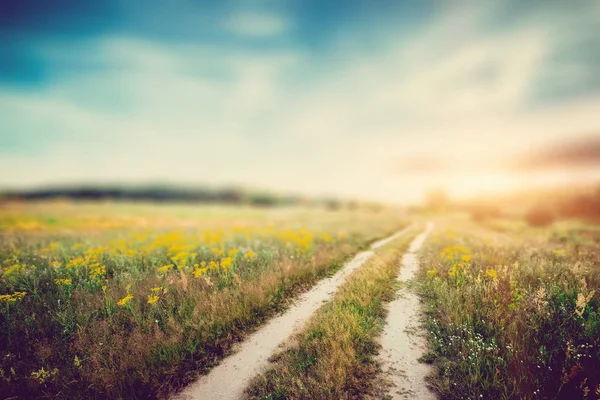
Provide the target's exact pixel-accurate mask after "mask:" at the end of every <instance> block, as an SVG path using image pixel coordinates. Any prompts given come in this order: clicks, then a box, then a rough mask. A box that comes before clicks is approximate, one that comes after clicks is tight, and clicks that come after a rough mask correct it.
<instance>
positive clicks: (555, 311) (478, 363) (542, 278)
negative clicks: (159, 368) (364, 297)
mask: <svg viewBox="0 0 600 400" xmlns="http://www.w3.org/2000/svg"><path fill="white" fill-rule="evenodd" d="M440 225H441V224H440ZM599 241H600V235H599V232H598V230H596V229H592V228H590V227H581V225H573V224H559V225H558V226H555V227H551V228H545V229H534V228H529V227H526V226H523V225H522V224H518V225H514V226H512V227H511V226H510V223H507V224H502V230H501V232H498V231H493V230H489V229H485V228H482V227H481V226H477V225H475V224H473V223H472V222H468V221H464V220H458V219H455V220H449V221H448V223H447V224H446V226H445V227H444V228H440V229H438V232H437V233H436V234H435V235H434V236H433V237H432V239H431V240H430V241H429V242H428V244H427V245H426V248H425V251H424V254H423V257H422V271H421V275H420V286H419V287H420V293H421V295H422V297H423V298H424V299H425V300H426V304H427V309H428V318H427V330H428V332H429V341H430V344H431V347H432V352H431V354H429V355H428V357H427V358H428V359H430V360H434V363H435V365H436V367H437V373H436V374H435V376H434V377H433V378H432V380H431V384H432V385H433V387H434V388H435V389H436V390H437V391H438V393H439V394H440V396H441V398H442V399H464V398H486V399H598V398H600V313H599V307H600V267H599V266H600V256H599V255H600V253H599V252H598V246H599Z"/></svg>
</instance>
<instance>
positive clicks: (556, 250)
mask: <svg viewBox="0 0 600 400" xmlns="http://www.w3.org/2000/svg"><path fill="white" fill-rule="evenodd" d="M552 253H553V254H554V255H557V256H562V255H563V254H565V253H566V250H565V249H553V250H552Z"/></svg>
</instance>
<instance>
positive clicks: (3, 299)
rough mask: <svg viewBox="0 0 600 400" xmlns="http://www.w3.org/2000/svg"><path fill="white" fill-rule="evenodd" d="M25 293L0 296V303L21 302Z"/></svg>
mask: <svg viewBox="0 0 600 400" xmlns="http://www.w3.org/2000/svg"><path fill="white" fill-rule="evenodd" d="M26 294H27V292H14V293H13V294H0V303H15V302H17V301H21V300H23V297H25V295H26Z"/></svg>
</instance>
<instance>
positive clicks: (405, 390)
mask: <svg viewBox="0 0 600 400" xmlns="http://www.w3.org/2000/svg"><path fill="white" fill-rule="evenodd" d="M432 226H433V225H432V224H431V223H428V224H427V229H426V230H425V232H423V233H421V234H420V235H419V236H417V237H416V238H415V239H414V240H413V242H412V243H411V245H410V249H409V250H408V252H407V253H406V254H405V255H404V257H403V258H402V267H401V269H400V274H399V275H398V278H397V279H398V280H399V281H402V282H405V281H409V280H411V279H412V278H413V276H414V274H415V272H416V271H417V270H418V268H419V261H418V259H417V255H416V254H415V252H417V251H418V250H419V249H420V248H421V246H422V245H423V243H424V242H425V239H426V238H427V235H428V234H429V232H430V231H431V228H432ZM388 310H389V314H388V317H387V325H386V327H385V329H384V332H383V335H382V337H381V346H382V350H381V353H380V355H379V357H380V362H381V364H382V370H383V376H384V380H385V381H387V382H389V383H390V384H391V387H390V388H389V390H388V393H387V396H386V398H391V399H402V400H405V399H420V400H428V399H432V400H433V399H435V398H436V397H435V395H434V394H433V393H432V392H431V391H429V389H427V387H426V385H425V376H426V375H427V374H428V373H429V372H430V366H428V365H426V364H423V363H420V362H418V361H417V360H418V359H419V357H421V356H422V355H423V354H424V353H425V340H424V338H423V337H422V336H421V335H420V332H419V298H418V297H417V295H416V294H415V293H413V292H412V290H411V289H410V288H408V287H406V286H404V287H403V288H401V289H400V290H399V291H398V298H397V299H396V300H394V301H392V302H391V303H390V304H389V306H388Z"/></svg>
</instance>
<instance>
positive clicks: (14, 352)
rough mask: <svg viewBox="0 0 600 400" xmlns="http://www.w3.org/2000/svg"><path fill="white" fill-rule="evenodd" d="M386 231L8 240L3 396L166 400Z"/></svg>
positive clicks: (1, 326) (2, 274) (0, 373)
mask: <svg viewBox="0 0 600 400" xmlns="http://www.w3.org/2000/svg"><path fill="white" fill-rule="evenodd" d="M76 223H79V222H78V221H76ZM222 223H226V221H222ZM396 223H397V222H396ZM230 224H231V223H230ZM391 225H392V224H391V223H388V224H386V225H382V226H384V227H385V228H382V226H380V227H377V228H375V229H374V230H372V231H370V232H371V233H368V234H338V233H337V231H336V230H335V229H330V230H328V231H320V232H319V231H317V232H312V231H308V230H306V229H301V230H298V229H293V230H290V229H283V228H274V227H268V226H267V227H264V226H263V227H262V228H229V229H222V228H219V229H214V230H202V231H198V230H190V229H177V230H176V231H158V230H156V231H155V230H150V231H143V232H142V231H139V230H137V229H134V227H132V229H130V230H123V229H122V228H120V230H118V231H117V232H112V233H110V234H98V233H97V232H94V233H92V234H90V233H83V232H82V233H77V232H71V234H70V235H67V236H65V235H63V236H57V234H56V233H55V232H54V231H53V233H52V234H49V233H47V232H43V231H42V232H36V233H35V235H31V234H28V235H24V234H19V233H18V232H15V231H11V232H10V233H8V234H7V233H5V236H4V237H5V239H6V240H5V241H4V242H3V245H2V246H1V248H0V262H1V267H0V397H11V396H20V397H27V398H30V397H58V398H128V399H132V398H139V399H147V398H164V397H166V396H167V395H168V394H169V393H171V392H172V391H173V390H176V389H177V388H178V387H180V386H182V385H184V384H185V383H187V382H189V381H191V380H193V379H194V378H195V377H196V376H197V375H198V374H201V373H203V372H205V371H207V370H208V369H210V368H211V367H212V366H213V365H215V363H217V362H218V361H219V360H220V359H222V358H223V357H224V356H225V355H226V354H227V353H228V352H230V351H231V347H232V345H233V344H234V343H235V342H237V341H239V340H242V339H243V337H244V336H245V335H247V334H248V333H249V332H251V331H252V330H253V329H255V328H256V327H257V326H258V325H260V324H261V323H263V322H264V321H265V320H266V319H268V318H269V317H271V316H272V315H273V314H275V313H277V312H278V311H280V310H282V309H283V308H284V307H285V306H286V304H287V303H288V301H289V299H290V298H291V297H292V296H294V295H295V294H296V293H298V292H299V291H302V290H304V289H306V288H307V287H309V286H311V285H312V284H313V283H314V282H315V281H317V280H318V279H320V278H321V277H323V276H325V275H327V274H330V273H331V272H333V271H335V270H336V269H337V268H339V267H340V266H341V265H342V264H343V262H344V261H345V260H346V259H347V258H348V257H349V256H351V255H352V254H353V253H355V252H356V251H358V250H359V249H360V248H362V247H363V246H365V245H366V244H367V243H368V242H369V241H370V240H372V239H373V235H375V236H379V235H382V234H383V233H384V232H383V229H390V227H391ZM340 226H342V225H339V224H338V225H337V226H336V227H337V228H339V227H340ZM347 228H350V230H351V231H352V229H351V227H349V226H347ZM377 232H378V233H377ZM385 233H387V232H385Z"/></svg>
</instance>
